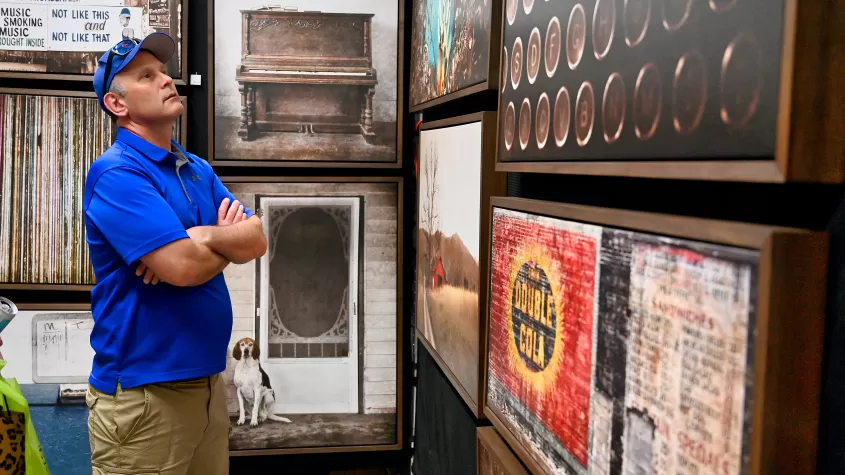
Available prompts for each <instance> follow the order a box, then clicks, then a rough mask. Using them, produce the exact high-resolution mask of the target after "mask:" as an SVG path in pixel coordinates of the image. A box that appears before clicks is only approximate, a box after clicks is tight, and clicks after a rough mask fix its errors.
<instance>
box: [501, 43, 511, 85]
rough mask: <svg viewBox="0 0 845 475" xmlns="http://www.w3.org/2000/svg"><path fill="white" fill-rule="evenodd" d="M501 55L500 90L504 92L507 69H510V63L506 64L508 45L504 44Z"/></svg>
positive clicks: (506, 82) (506, 81)
mask: <svg viewBox="0 0 845 475" xmlns="http://www.w3.org/2000/svg"><path fill="white" fill-rule="evenodd" d="M502 49H503V50H504V51H503V55H504V56H502V92H505V89H507V88H508V71H510V68H511V66H510V64H508V47H507V46H505V47H503V48H502Z"/></svg>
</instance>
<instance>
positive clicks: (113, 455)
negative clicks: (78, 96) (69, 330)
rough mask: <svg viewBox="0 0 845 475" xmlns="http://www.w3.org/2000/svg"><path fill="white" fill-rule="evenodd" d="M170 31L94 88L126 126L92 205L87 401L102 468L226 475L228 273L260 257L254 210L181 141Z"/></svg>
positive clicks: (92, 183) (98, 168)
mask: <svg viewBox="0 0 845 475" xmlns="http://www.w3.org/2000/svg"><path fill="white" fill-rule="evenodd" d="M174 50H175V43H174V41H173V39H172V38H171V37H169V36H168V35H166V34H162V33H154V34H151V35H149V36H147V37H146V38H145V39H144V40H143V41H140V42H139V41H138V40H123V41H121V42H120V43H118V44H117V45H115V46H114V47H113V48H112V49H111V50H109V51H107V52H106V53H105V54H103V55H102V57H101V58H100V60H99V64H98V68H97V71H96V73H95V75H94V90H95V91H96V93H97V97H98V99H99V103H100V106H101V107H102V108H103V110H105V111H106V112H108V113H109V114H110V115H111V116H112V117H114V118H115V120H116V122H117V125H118V132H117V137H116V139H115V141H114V144H113V145H112V146H111V147H110V148H109V149H108V150H107V151H106V152H105V153H103V155H101V156H100V157H99V158H98V159H97V160H96V161H95V162H94V163H93V164H92V165H91V168H90V170H89V172H88V176H87V179H86V183H85V198H84V203H83V206H84V207H83V210H84V215H85V228H86V240H87V242H88V246H89V250H90V255H91V262H92V264H93V267H94V273H95V275H96V278H97V285H96V286H95V287H94V289H93V290H92V292H91V308H92V312H93V315H94V322H95V323H94V329H93V331H92V333H91V346H92V347H93V349H94V351H95V357H94V364H93V368H92V370H91V376H90V378H89V388H88V393H87V396H86V403H87V404H88V407H89V408H90V416H89V420H88V421H89V422H88V428H89V433H90V439H91V458H92V465H93V472H94V474H95V475H97V474H112V473H125V474H136V473H145V474H146V473H157V474H166V475H175V474H179V475H184V474H202V475H216V474H228V473H229V472H228V434H229V426H230V424H229V418H228V411H227V408H226V399H225V398H226V396H225V392H224V384H223V380H222V377H221V376H220V373H221V372H222V371H223V370H224V369H225V368H226V357H227V351H228V350H227V347H228V343H229V339H230V337H231V331H232V305H231V301H230V299H229V292H228V289H227V288H226V283H225V281H224V278H223V274H222V271H223V269H224V268H225V267H226V265H228V264H229V263H230V262H235V263H245V262H249V261H251V260H253V259H256V258H258V257H260V256H262V255H263V254H264V252H265V251H266V247H267V243H266V240H265V238H264V233H263V229H262V224H261V221H260V219H259V218H258V216H254V215H253V213H252V211H250V210H248V209H246V208H244V207H243V206H242V205H240V203H238V201H237V200H236V199H235V197H234V196H233V195H232V194H231V193H230V192H229V191H228V190H227V189H226V187H225V186H223V184H222V183H221V182H220V180H219V178H218V177H217V176H216V175H215V174H214V171H213V170H212V169H211V167H210V166H209V165H208V164H207V163H206V162H205V161H204V160H202V159H200V158H198V157H196V156H194V155H192V154H190V153H187V152H186V151H185V150H184V149H182V148H181V147H180V146H179V145H178V144H177V143H176V142H175V141H173V139H172V138H171V130H172V125H173V122H174V120H176V119H177V118H178V117H179V115H181V114H182V112H183V105H182V103H181V101H180V100H179V97H178V96H177V94H176V89H175V87H174V85H173V81H172V80H171V78H170V77H169V76H168V75H167V74H165V63H167V61H168V60H169V59H170V57H171V56H172V55H173V52H174Z"/></svg>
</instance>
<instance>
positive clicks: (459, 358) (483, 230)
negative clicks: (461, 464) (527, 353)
mask: <svg viewBox="0 0 845 475" xmlns="http://www.w3.org/2000/svg"><path fill="white" fill-rule="evenodd" d="M472 124H478V125H477V126H476V127H478V134H479V135H478V139H479V141H480V143H478V144H476V143H475V142H472V143H467V142H466V141H474V140H475V137H474V136H472V137H467V135H466V134H474V133H475V132H474V131H472V130H470V129H467V130H459V129H457V127H460V128H462V129H466V126H472ZM495 127H496V113H495V112H477V113H474V114H469V115H463V116H459V117H453V118H449V119H443V120H438V121H433V122H424V123H423V124H422V125H421V126H420V159H419V160H420V172H419V177H418V178H417V182H418V187H419V191H418V193H419V195H418V203H419V205H418V207H419V208H418V209H419V212H418V217H417V258H418V262H417V274H416V276H417V277H416V278H417V302H416V304H415V305H416V307H417V311H416V314H417V330H416V333H417V338H418V339H419V341H420V342H422V344H423V345H424V346H425V347H426V348H427V349H428V351H429V352H430V353H431V355H432V357H433V359H434V361H436V362H437V365H438V366H440V369H441V370H443V373H444V374H445V375H446V377H447V378H448V379H449V382H450V383H451V384H452V386H454V387H455V389H456V390H457V392H458V394H460V395H461V398H462V399H463V400H464V403H465V404H466V405H467V406H468V407H469V408H470V411H471V412H472V414H473V416H475V417H476V418H481V419H483V418H484V413H483V404H482V401H484V394H485V392H484V388H485V386H484V384H483V379H484V378H483V375H484V361H485V358H484V353H483V348H484V347H485V345H486V338H487V332H486V326H487V325H486V322H487V317H486V315H487V311H486V305H484V303H485V302H487V285H486V284H484V280H485V276H486V275H488V273H489V270H488V269H489V254H490V252H489V251H490V249H489V247H488V242H489V234H490V221H489V220H488V218H489V216H488V213H487V209H488V206H489V203H490V197H491V196H495V195H499V194H503V193H504V192H505V190H506V188H507V177H506V175H505V174H504V173H497V172H496V171H495V153H494V150H495V141H496V130H495ZM449 129H451V131H450V130H449ZM444 130H445V131H448V132H446V133H451V134H452V135H451V136H448V135H446V136H443V135H438V134H436V131H444ZM429 133H431V134H433V135H432V140H437V139H438V138H440V140H445V141H447V144H446V145H445V147H444V146H442V145H441V146H440V147H444V148H446V149H447V150H453V149H454V147H455V146H459V144H463V145H464V146H466V147H467V148H466V149H464V150H463V151H461V152H456V153H457V154H458V155H465V154H466V155H467V156H471V155H475V154H478V155H479V156H478V168H477V169H476V170H471V168H474V163H472V162H471V163H472V164H471V165H469V167H464V166H463V165H461V164H459V163H458V161H459V160H462V158H461V157H460V156H457V157H456V156H447V157H443V158H437V159H436V160H435V161H429V160H430V159H431V155H433V154H434V153H437V154H438V156H439V154H440V153H441V152H440V151H435V149H437V147H438V145H436V144H433V145H432V147H433V149H432V151H431V152H429V151H428V150H426V149H425V147H426V145H427V140H428V139H427V136H428V134H429ZM458 136H460V137H458ZM455 139H456V140H457V142H456V141H455ZM469 160H475V159H474V158H472V159H470V158H467V160H466V161H469ZM438 162H439V163H440V164H441V165H437V163H438ZM428 164H432V165H434V167H433V168H431V169H429V167H428ZM444 165H445V166H446V167H449V168H447V171H446V172H445V173H444V172H441V173H440V175H439V178H438V176H437V168H438V167H442V166H444ZM467 168H470V170H467ZM449 169H451V170H452V172H449V171H448V170H449ZM461 169H463V170H465V171H466V174H464V173H462V172H461V171H460V170H461ZM432 170H433V172H432ZM430 174H433V176H435V178H434V181H429V179H428V176H429V175H430ZM473 175H476V176H478V183H477V187H478V191H479V193H478V195H477V196H470V197H467V200H468V201H464V202H463V204H464V206H466V205H469V206H474V204H470V203H475V202H476V201H477V202H478V204H479V206H478V208H477V213H478V227H477V231H476V233H477V239H478V242H477V244H474V243H473V242H472V241H473V239H472V234H473V232H472V230H470V229H464V228H462V227H460V226H461V225H460V224H459V223H456V221H460V222H461V223H463V222H466V220H467V219H470V221H471V222H472V224H470V228H472V227H473V225H474V224H475V221H474V219H472V218H471V217H467V216H461V217H458V216H457V215H456V216H454V217H452V218H448V219H449V220H450V221H451V224H450V226H444V227H443V228H441V227H440V225H439V224H435V223H434V221H441V220H442V219H443V216H442V214H443V211H444V209H448V206H443V203H437V200H438V198H437V194H438V191H439V190H438V189H439V188H440V185H441V184H444V181H443V180H444V179H445V180H449V177H454V178H455V179H457V180H458V181H457V182H449V181H446V183H451V185H452V188H455V189H452V190H449V189H447V190H445V191H446V192H447V194H446V196H448V197H449V199H454V198H455V192H456V190H457V189H461V190H463V189H466V187H469V188H470V189H472V190H474V189H475V186H476V184H475V183H467V180H474V178H473ZM423 180H425V183H423ZM423 187H425V188H426V189H425V190H423ZM447 188H448V187H447ZM470 194H471V195H473V194H474V193H473V192H472V191H471V192H470ZM429 196H431V197H433V199H434V201H435V206H431V207H428V208H427V206H428V205H429V204H430V203H429V202H430V201H432V200H431V199H430V198H427V197H429ZM462 201H463V200H462ZM425 209H428V210H430V213H429V214H431V217H432V218H433V216H434V215H435V214H436V215H438V216H439V218H433V221H432V223H431V224H426V223H425V222H426V219H427V218H426V217H425V216H424V215H425V214H426V213H425V211H424V210H425ZM458 209H460V210H465V209H466V208H464V207H458ZM462 214H463V213H462ZM455 226H459V227H455ZM445 227H450V228H451V230H445V229H444V228H445ZM428 228H432V229H434V228H436V230H435V231H434V232H432V231H431V230H430V229H428ZM441 233H442V234H441ZM451 233H454V234H451ZM431 234H434V235H435V236H438V235H440V236H442V238H441V239H440V240H439V242H440V243H436V242H434V241H435V240H436V238H432V237H431ZM446 234H451V235H450V236H448V237H447V236H445V235H446ZM460 234H464V236H463V239H467V238H469V241H468V242H464V241H463V239H462V238H461V236H460ZM430 239H431V240H432V246H433V247H436V248H438V249H439V248H441V246H442V247H443V249H442V250H441V251H440V252H441V253H442V255H440V256H437V258H439V259H440V262H441V265H440V267H439V268H440V269H444V270H443V274H444V276H443V279H444V280H445V281H446V282H447V283H446V284H445V286H444V287H443V288H442V289H443V290H444V291H448V292H451V293H450V294H448V295H452V296H453V297H454V296H455V295H457V293H458V292H462V293H460V295H461V296H464V293H465V292H473V293H475V294H476V295H475V297H474V298H472V297H469V298H472V299H473V300H476V301H477V304H476V305H477V307H476V308H477V310H478V311H477V319H478V322H477V324H469V323H467V321H466V319H471V318H472V316H471V315H468V314H467V313H472V312H471V311H467V312H463V311H462V310H463V307H459V308H458V309H456V310H455V313H450V312H447V311H445V308H446V307H449V303H450V302H451V300H449V299H448V298H447V297H446V296H447V294H443V293H441V295H442V296H443V297H444V299H443V300H441V302H442V303H443V306H442V307H441V306H440V305H437V308H439V309H443V310H444V312H443V313H444V315H443V316H442V317H441V319H434V318H430V317H429V315H430V313H429V312H428V311H427V310H426V309H427V308H433V307H432V306H431V305H424V306H423V305H422V304H420V301H419V299H420V296H424V295H426V293H427V292H428V291H429V290H427V289H428V288H429V285H428V277H427V275H428V273H427V272H424V271H423V270H422V268H423V267H422V266H423V264H422V263H421V262H420V260H423V259H425V256H428V255H429V251H423V249H425V248H426V243H427V242H428V241H429V240H430ZM456 239H457V240H458V241H460V243H461V246H463V247H461V246H457V245H454V244H449V243H451V242H452V241H454V240H456ZM446 247H449V248H453V247H455V248H457V250H455V251H449V254H451V259H450V258H449V255H448V254H446V252H445V251H446V249H445V248H446ZM472 248H477V251H476V252H477V253H478V260H477V265H478V277H474V276H473V275H471V274H473V273H472V272H469V271H464V270H463V265H464V263H465V261H466V260H467V259H469V258H471V257H472V256H471V254H472V252H473V251H474V249H472ZM461 249H466V250H467V252H469V253H470V255H469V256H467V255H466V254H465V253H462V252H461V251H460V250H461ZM432 259H433V258H432ZM450 260H452V262H449V261H450ZM444 264H445V266H444ZM445 268H448V271H447V270H446V269H445ZM452 270H454V275H452V274H453V273H452V272H451V271H452ZM447 274H448V275H447ZM467 274H469V276H468V277H467V276H466V275H467ZM455 275H465V277H464V279H463V280H464V283H463V285H462V284H461V283H460V282H458V283H457V284H456V283H454V282H453V281H454V280H460V277H455ZM467 279H468V281H467ZM421 281H425V282H426V283H425V284H422V285H423V287H424V288H423V289H421V288H420V285H421ZM473 281H476V282H477V285H474V284H473V283H472V282H473ZM438 288H440V287H438ZM423 298H425V299H426V302H427V301H428V298H427V297H423ZM435 300H438V299H437V298H435ZM465 303H468V302H465ZM421 307H422V308H421ZM437 313H440V312H437ZM431 314H432V315H433V314H434V312H431ZM454 317H460V321H452V323H453V324H455V325H451V324H450V320H453V319H454ZM433 320H439V322H438V323H442V324H443V325H442V326H443V327H446V328H448V330H446V329H445V328H444V330H441V332H446V333H449V334H452V335H455V334H459V333H461V332H460V330H461V329H462V328H464V329H466V328H473V327H476V328H477V332H476V333H475V334H470V335H466V336H465V338H466V340H464V339H462V338H461V337H456V340H455V341H452V340H449V339H447V338H442V339H441V338H435V333H437V332H436V329H437V328H436V327H438V326H440V325H439V324H437V325H435V324H434V323H433ZM441 335H443V333H441ZM437 340H441V341H439V342H437ZM447 340H449V341H447ZM450 342H452V343H453V345H452V346H451V347H450V346H449V343H450ZM467 347H469V348H472V347H474V348H475V349H476V351H475V352H472V351H469V352H467V353H466V354H462V351H463V350H465V348H467ZM438 348H439V350H438ZM441 352H442V353H441ZM470 353H472V354H470ZM458 367H460V370H459V369H458ZM473 380H474V381H475V384H472V381H473Z"/></svg>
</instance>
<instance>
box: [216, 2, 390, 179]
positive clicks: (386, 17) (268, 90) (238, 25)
mask: <svg viewBox="0 0 845 475" xmlns="http://www.w3.org/2000/svg"><path fill="white" fill-rule="evenodd" d="M211 3H212V5H209V16H210V18H209V24H210V27H211V28H210V29H211V30H212V31H213V32H214V48H213V51H212V52H211V55H212V58H213V59H212V60H211V61H210V62H209V64H210V65H211V66H210V68H211V70H210V71H209V75H210V79H211V84H212V87H213V91H214V94H213V95H212V97H211V98H210V112H211V115H212V118H211V119H210V120H211V122H212V123H213V127H211V129H212V130H213V133H210V134H209V137H210V138H209V160H210V161H211V163H213V164H215V165H238V166H245V165H247V166H248V165H258V166H300V167H314V166H323V167H325V166H336V167H358V168H361V167H378V168H398V167H399V166H400V159H399V157H401V149H400V144H401V141H400V140H398V137H400V134H399V132H398V131H399V130H401V117H402V111H401V104H402V102H401V101H399V100H398V95H399V91H400V90H402V80H401V77H402V76H401V71H400V69H399V67H398V65H399V64H400V63H401V61H400V58H401V56H400V51H401V33H402V32H401V28H400V22H399V19H400V18H401V17H402V15H403V14H404V8H403V5H402V4H403V2H397V1H382V0H359V1H354V2H352V1H345V0H321V1H312V2H310V3H307V4H306V2H300V3H299V6H291V7H279V6H266V5H265V3H266V2H263V1H262V0H214V1H213V2H211Z"/></svg>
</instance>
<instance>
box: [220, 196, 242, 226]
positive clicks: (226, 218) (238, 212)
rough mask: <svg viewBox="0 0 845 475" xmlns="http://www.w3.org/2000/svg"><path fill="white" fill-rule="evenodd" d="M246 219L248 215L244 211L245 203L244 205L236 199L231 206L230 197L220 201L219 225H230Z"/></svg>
mask: <svg viewBox="0 0 845 475" xmlns="http://www.w3.org/2000/svg"><path fill="white" fill-rule="evenodd" d="M227 209H228V210H227ZM245 219H246V215H245V213H244V205H242V204H241V203H240V201H238V200H235V201H234V202H233V203H232V205H231V206H229V198H223V202H222V203H220V208H218V209H217V225H218V226H228V225H230V224H234V223H239V222H241V221H243V220H245Z"/></svg>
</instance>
